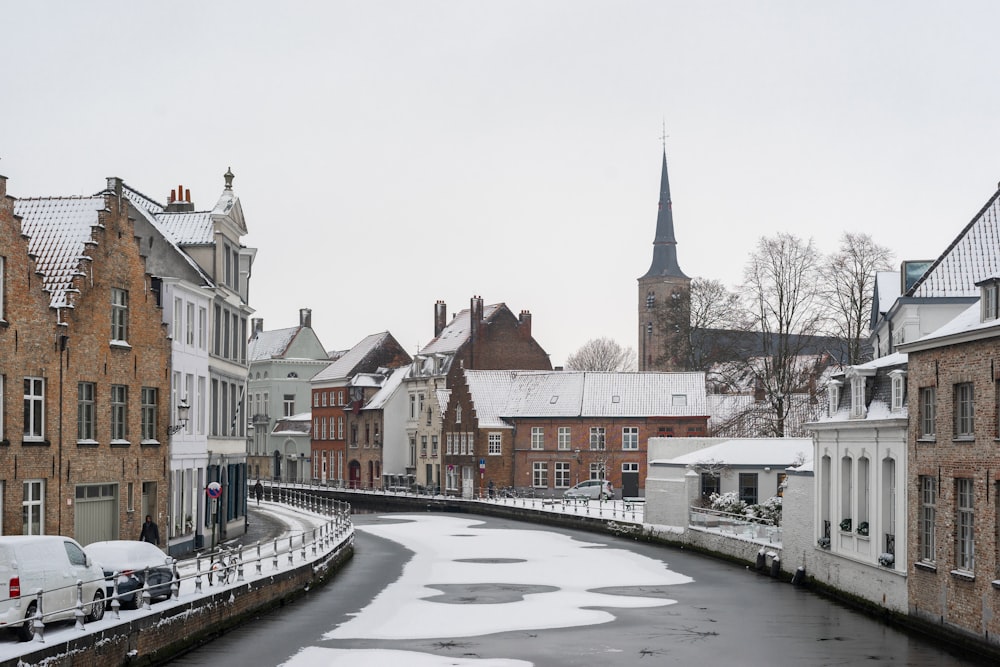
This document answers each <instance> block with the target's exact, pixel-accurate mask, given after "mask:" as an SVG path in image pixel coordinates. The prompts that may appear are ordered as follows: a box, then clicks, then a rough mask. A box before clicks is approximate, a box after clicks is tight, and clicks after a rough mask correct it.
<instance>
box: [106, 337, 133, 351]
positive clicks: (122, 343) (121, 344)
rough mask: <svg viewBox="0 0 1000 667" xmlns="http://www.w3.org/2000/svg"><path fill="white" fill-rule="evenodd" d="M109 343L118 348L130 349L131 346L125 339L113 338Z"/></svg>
mask: <svg viewBox="0 0 1000 667" xmlns="http://www.w3.org/2000/svg"><path fill="white" fill-rule="evenodd" d="M110 345H111V347H113V348H118V349H120V350H131V349H132V346H131V345H129V344H128V341H125V340H113V339H112V340H111V343H110Z"/></svg>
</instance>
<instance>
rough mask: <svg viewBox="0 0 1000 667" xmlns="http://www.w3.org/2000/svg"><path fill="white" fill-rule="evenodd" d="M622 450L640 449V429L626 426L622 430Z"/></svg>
mask: <svg viewBox="0 0 1000 667" xmlns="http://www.w3.org/2000/svg"><path fill="white" fill-rule="evenodd" d="M622 449H628V450H636V449H639V427H637V426H625V427H623V428H622Z"/></svg>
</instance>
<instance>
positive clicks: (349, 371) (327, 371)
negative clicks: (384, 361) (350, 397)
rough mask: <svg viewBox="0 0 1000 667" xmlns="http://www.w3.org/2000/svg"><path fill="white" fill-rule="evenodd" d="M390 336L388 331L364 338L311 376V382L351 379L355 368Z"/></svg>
mask: <svg viewBox="0 0 1000 667" xmlns="http://www.w3.org/2000/svg"><path fill="white" fill-rule="evenodd" d="M389 336H390V334H389V332H388V331H383V332H381V333H376V334H371V335H369V336H366V337H365V338H364V339H363V340H362V341H361V342H360V343H358V344H357V345H355V346H354V347H352V348H351V349H350V350H348V351H347V352H345V353H344V354H343V355H342V356H341V357H340V358H339V359H337V360H336V361H334V362H333V363H332V364H330V365H329V366H327V367H326V368H324V369H323V370H321V371H320V372H319V373H317V374H316V375H314V376H313V378H312V379H313V381H314V382H315V381H325V380H343V379H346V378H349V377H352V376H353V375H354V374H355V373H356V372H357V371H356V369H357V367H358V365H359V364H361V362H363V361H364V360H365V358H366V357H367V356H368V355H369V354H370V353H371V352H372V351H373V350H375V349H377V348H378V347H379V346H380V345H381V344H382V343H384V342H385V341H386V340H387V339H388V338H389Z"/></svg>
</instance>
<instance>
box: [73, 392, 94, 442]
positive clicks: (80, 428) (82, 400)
mask: <svg viewBox="0 0 1000 667" xmlns="http://www.w3.org/2000/svg"><path fill="white" fill-rule="evenodd" d="M96 399H97V385H96V384H94V383H93V382H78V383H77V385H76V441H77V442H97V435H96V433H97V400H96Z"/></svg>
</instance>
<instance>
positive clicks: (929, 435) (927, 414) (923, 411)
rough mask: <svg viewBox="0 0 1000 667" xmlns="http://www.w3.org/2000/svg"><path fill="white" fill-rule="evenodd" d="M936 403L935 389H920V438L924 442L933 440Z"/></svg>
mask: <svg viewBox="0 0 1000 667" xmlns="http://www.w3.org/2000/svg"><path fill="white" fill-rule="evenodd" d="M936 401H937V390H936V388H935V387H921V388H920V437H921V438H922V439H925V440H933V439H934V434H935V430H936V429H935V428H934V425H935V423H936V419H937V416H936V415H935V404H936Z"/></svg>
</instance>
